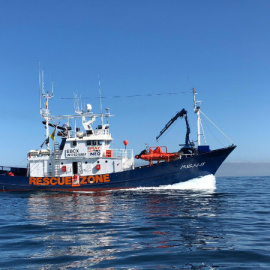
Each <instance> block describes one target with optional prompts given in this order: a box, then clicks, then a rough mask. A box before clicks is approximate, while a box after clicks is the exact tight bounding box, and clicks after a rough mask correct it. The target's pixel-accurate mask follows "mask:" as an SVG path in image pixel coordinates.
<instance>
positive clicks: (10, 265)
mask: <svg viewBox="0 0 270 270" xmlns="http://www.w3.org/2000/svg"><path fill="white" fill-rule="evenodd" d="M269 183H270V177H224V178H223V177H222V178H219V177H217V178H215V177H214V176H212V175H210V176H206V177H203V178H200V179H194V180H191V181H189V182H187V183H184V184H177V185H174V186H165V187H162V188H156V189H154V188H153V189H143V188H141V189H134V190H122V191H106V192H98V193H56V192H50V193H45V192H27V193H22V192H21V193H15V192H13V193H0V205H1V208H0V254H1V256H0V269H110V270H112V269H222V270H223V269H270V185H269Z"/></svg>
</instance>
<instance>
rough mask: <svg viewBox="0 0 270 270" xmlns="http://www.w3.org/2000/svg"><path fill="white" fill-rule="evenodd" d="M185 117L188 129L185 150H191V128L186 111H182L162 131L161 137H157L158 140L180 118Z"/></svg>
mask: <svg viewBox="0 0 270 270" xmlns="http://www.w3.org/2000/svg"><path fill="white" fill-rule="evenodd" d="M179 117H181V118H183V117H185V121H186V127H187V132H186V139H185V145H184V147H185V148H191V147H192V145H191V143H190V140H189V134H190V127H189V123H188V118H187V111H186V110H185V109H182V110H181V111H180V112H178V113H177V114H176V115H175V116H174V117H173V118H172V119H171V120H170V121H169V122H168V123H167V124H166V125H165V127H164V128H163V129H162V130H161V131H160V133H159V135H158V136H157V137H156V140H158V139H159V138H160V137H161V135H162V134H163V133H164V132H165V131H166V130H167V129H168V128H169V127H170V126H171V125H172V124H173V123H174V122H175V121H176V120H177V119H178V118H179Z"/></svg>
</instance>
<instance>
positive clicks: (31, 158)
mask: <svg viewBox="0 0 270 270" xmlns="http://www.w3.org/2000/svg"><path fill="white" fill-rule="evenodd" d="M41 81H42V83H41V84H42V87H41V88H40V92H41V93H40V96H43V98H44V99H45V108H44V109H40V112H41V116H42V118H43V119H44V120H45V121H43V123H44V124H45V127H46V140H45V142H44V143H43V144H42V146H41V148H42V147H43V145H45V144H46V149H38V150H31V151H29V153H28V175H29V176H30V177H31V176H32V177H47V176H48V177H68V176H72V177H73V176H74V175H79V176H86V175H88V176H89V175H99V174H110V173H114V172H121V171H125V170H131V169H134V158H133V150H131V149H111V148H110V143H111V142H112V140H113V139H112V137H111V134H110V131H109V117H111V116H112V115H111V114H110V113H109V112H108V109H107V112H106V113H105V114H94V113H93V112H92V106H91V105H90V104H87V105H86V110H85V111H83V110H79V109H78V108H77V109H76V110H75V112H76V114H75V115H61V116H52V115H51V114H50V111H49V109H48V105H49V104H48V103H49V100H50V99H51V98H52V97H53V93H52V94H49V93H48V92H47V93H46V94H45V91H44V86H43V85H44V84H43V76H42V80H41ZM98 118H100V119H101V125H98V126H97V127H96V128H94V127H93V124H94V122H95V121H96V120H97V119H98ZM104 118H106V120H107V121H106V122H107V123H106V124H104V123H103V122H104V121H103V120H104ZM78 120H80V121H81V125H82V126H80V127H79V125H78V126H77V124H78ZM61 121H63V122H64V123H65V124H64V125H62V126H60V125H59V122H61ZM71 122H73V126H74V127H73V128H72V127H71ZM49 127H52V132H51V133H50V132H49ZM49 134H50V135H49ZM56 135H58V136H60V137H61V142H60V143H57V142H55V137H56ZM50 139H51V140H52V141H53V147H52V148H51V147H50V144H49V140H50Z"/></svg>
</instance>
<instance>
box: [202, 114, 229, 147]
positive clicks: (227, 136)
mask: <svg viewBox="0 0 270 270" xmlns="http://www.w3.org/2000/svg"><path fill="white" fill-rule="evenodd" d="M201 114H202V115H203V116H204V117H205V118H206V119H207V120H208V121H209V122H210V123H211V124H212V125H213V126H214V127H215V128H216V129H217V130H219V131H220V132H221V133H222V134H223V135H224V136H225V137H226V138H227V139H228V140H229V141H230V142H231V143H232V144H233V141H232V140H231V139H230V138H229V137H228V136H227V135H226V134H225V133H224V132H223V131H222V130H221V129H220V128H219V127H218V126H217V125H215V124H214V123H213V122H212V121H211V120H210V119H209V118H208V117H207V116H206V115H205V114H204V113H203V112H202V111H201Z"/></svg>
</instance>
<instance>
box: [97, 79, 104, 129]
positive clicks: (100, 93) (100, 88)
mask: <svg viewBox="0 0 270 270" xmlns="http://www.w3.org/2000/svg"><path fill="white" fill-rule="evenodd" d="M98 86H99V103H100V113H101V115H102V101H101V87H100V79H99V74H98ZM101 122H102V125H103V115H102V116H101Z"/></svg>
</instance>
